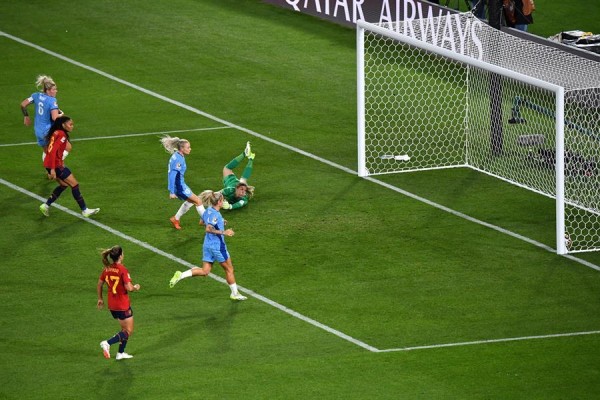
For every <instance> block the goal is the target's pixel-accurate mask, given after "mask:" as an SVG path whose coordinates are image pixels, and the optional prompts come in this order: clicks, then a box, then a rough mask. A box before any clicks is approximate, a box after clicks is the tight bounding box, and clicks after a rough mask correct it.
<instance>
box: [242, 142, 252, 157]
mask: <svg viewBox="0 0 600 400" xmlns="http://www.w3.org/2000/svg"><path fill="white" fill-rule="evenodd" d="M251 154H252V148H251V147H250V142H246V148H245V149H244V155H245V156H246V157H248V158H250V155H251Z"/></svg>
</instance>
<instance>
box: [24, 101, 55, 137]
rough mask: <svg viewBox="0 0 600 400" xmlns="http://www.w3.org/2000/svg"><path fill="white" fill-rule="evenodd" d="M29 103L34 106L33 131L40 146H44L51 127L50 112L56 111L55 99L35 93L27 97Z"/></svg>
mask: <svg viewBox="0 0 600 400" xmlns="http://www.w3.org/2000/svg"><path fill="white" fill-rule="evenodd" d="M29 102H31V103H33V104H34V106H35V118H34V122H33V129H34V131H35V136H36V138H37V141H38V144H39V145H40V146H46V145H47V142H46V134H47V133H48V131H49V130H50V127H51V126H52V110H58V102H57V101H56V97H52V96H48V95H47V94H45V93H41V92H36V93H34V94H32V95H31V97H29Z"/></svg>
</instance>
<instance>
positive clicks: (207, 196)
mask: <svg viewBox="0 0 600 400" xmlns="http://www.w3.org/2000/svg"><path fill="white" fill-rule="evenodd" d="M200 198H201V199H202V201H203V202H204V203H205V204H210V207H208V208H207V209H206V211H205V212H204V214H203V215H202V220H203V221H204V225H205V227H206V228H205V232H206V234H205V235H204V245H203V246H202V253H203V254H202V268H198V267H194V268H192V269H188V270H187V271H185V272H181V271H176V272H175V274H174V275H173V277H172V278H171V281H170V282H169V287H171V288H172V287H173V286H175V284H177V282H179V281H180V280H182V279H185V278H190V277H192V276H206V275H208V274H210V271H211V269H212V267H213V264H214V262H215V261H217V262H218V263H219V264H221V267H223V269H224V270H225V280H226V281H227V284H229V288H230V289H231V295H230V296H229V297H230V298H231V299H232V300H246V298H247V297H246V296H242V295H241V294H240V293H239V291H238V287H237V284H236V283H235V275H234V273H233V263H232V262H231V257H230V256H229V252H228V251H227V246H226V245H225V236H233V235H234V233H235V232H234V231H233V229H225V220H224V219H223V217H222V216H221V213H220V212H219V210H220V209H221V207H222V206H223V200H224V198H223V194H222V193H221V192H213V191H212V190H205V191H204V192H202V193H200Z"/></svg>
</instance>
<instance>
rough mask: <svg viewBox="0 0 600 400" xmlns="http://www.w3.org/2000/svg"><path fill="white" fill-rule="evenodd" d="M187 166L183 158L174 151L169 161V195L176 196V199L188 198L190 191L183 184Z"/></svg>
mask: <svg viewBox="0 0 600 400" xmlns="http://www.w3.org/2000/svg"><path fill="white" fill-rule="evenodd" d="M186 169H187V166H186V164H185V157H184V156H183V155H182V154H181V153H179V152H178V151H176V152H175V153H173V155H172V156H171V158H170V159H169V171H168V178H169V193H172V194H176V195H177V196H178V197H182V195H183V196H184V197H183V199H182V200H185V199H186V198H188V197H190V196H191V195H192V191H191V190H190V188H189V187H188V186H187V185H186V184H185V180H184V175H185V170H186Z"/></svg>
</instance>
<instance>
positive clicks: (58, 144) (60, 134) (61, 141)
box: [44, 130, 69, 169]
mask: <svg viewBox="0 0 600 400" xmlns="http://www.w3.org/2000/svg"><path fill="white" fill-rule="evenodd" d="M68 141H69V139H67V134H66V133H65V132H64V131H61V130H57V131H54V133H53V134H52V136H51V137H50V140H49V141H48V150H46V158H44V168H51V169H55V168H57V167H62V166H64V162H63V153H64V152H65V148H66V147H67V142H68Z"/></svg>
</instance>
